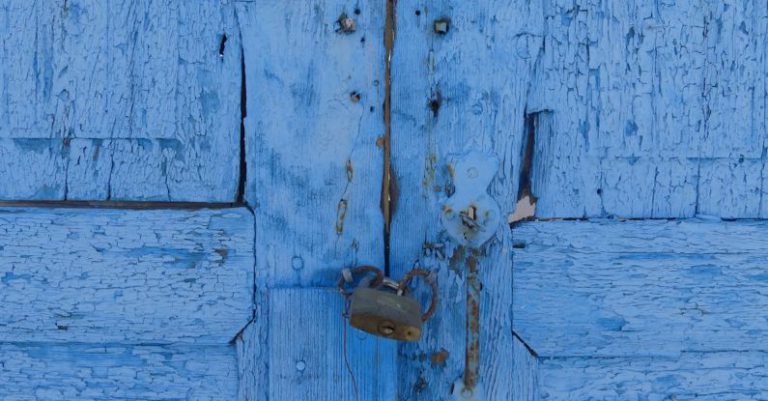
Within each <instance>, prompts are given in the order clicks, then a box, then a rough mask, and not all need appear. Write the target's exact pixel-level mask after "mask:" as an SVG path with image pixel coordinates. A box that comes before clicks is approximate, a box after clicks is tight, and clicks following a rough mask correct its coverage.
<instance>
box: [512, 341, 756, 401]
mask: <svg viewBox="0 0 768 401" xmlns="http://www.w3.org/2000/svg"><path fill="white" fill-rule="evenodd" d="M766 364H768V354H766V353H765V352H760V351H752V352H714V353H700V352H693V353H684V354H682V355H680V357H679V358H555V359H547V358H544V359H541V360H540V362H539V368H540V371H539V383H540V385H541V387H540V389H539V397H537V398H519V399H520V400H542V401H555V400H557V401H583V400H605V401H619V400H621V401H623V400H694V399H695V400H697V401H724V400H733V401H735V400H764V399H766V398H768V369H766Z"/></svg>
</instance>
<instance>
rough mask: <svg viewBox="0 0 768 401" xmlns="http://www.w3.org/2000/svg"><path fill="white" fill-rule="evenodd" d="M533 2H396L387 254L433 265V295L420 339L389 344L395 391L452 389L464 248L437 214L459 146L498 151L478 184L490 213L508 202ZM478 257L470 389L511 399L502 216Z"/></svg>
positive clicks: (536, 34) (400, 264) (535, 34)
mask: <svg viewBox="0 0 768 401" xmlns="http://www.w3.org/2000/svg"><path fill="white" fill-rule="evenodd" d="M541 7H542V4H540V3H538V2H533V3H528V2H526V1H515V2H502V1H483V2H479V3H477V2H466V1H418V2H398V4H397V33H396V40H395V49H394V52H393V58H392V63H393V67H392V85H393V88H392V91H393V92H392V96H393V115H392V126H393V128H392V130H393V140H392V141H393V148H392V158H393V165H394V170H395V175H396V178H397V183H398V187H399V198H398V200H397V209H396V212H395V215H394V220H393V222H392V236H391V238H392V247H391V252H390V258H391V260H392V263H393V271H394V272H395V276H398V275H402V274H404V273H405V272H406V271H407V270H410V269H411V268H412V267H413V266H415V265H418V266H423V267H426V268H429V269H433V270H434V271H435V272H436V276H437V279H438V282H439V286H440V297H441V300H440V305H439V308H438V312H437V314H436V315H435V318H434V319H432V320H430V321H428V322H427V323H426V324H425V329H424V336H423V338H422V340H421V341H420V342H419V343H418V344H415V345H411V344H404V345H401V347H400V355H401V356H400V359H399V369H400V372H399V376H400V381H399V391H398V397H399V399H401V400H438V399H439V400H444V399H445V400H448V399H453V398H452V397H453V395H452V392H458V391H459V390H460V389H459V388H458V386H456V385H455V384H456V382H457V379H461V378H462V376H463V373H464V366H465V357H466V355H467V352H466V346H465V340H466V336H467V334H468V333H467V330H466V327H467V312H466V310H467V306H466V286H467V285H468V283H467V280H466V275H467V273H466V272H467V267H466V259H467V257H468V256H469V254H470V250H468V249H462V248H458V247H457V243H456V242H455V241H454V240H453V239H451V238H450V237H449V236H448V235H447V233H446V232H445V230H444V229H443V227H442V225H441V224H440V215H441V213H442V212H443V202H444V201H445V200H446V198H447V197H448V196H449V195H451V194H452V193H453V190H454V188H453V187H452V186H453V184H454V182H453V180H452V177H451V166H452V165H454V163H453V161H452V159H453V157H454V156H457V155H461V154H464V153H466V152H469V151H481V152H484V153H487V154H490V155H492V157H495V158H497V159H498V160H499V161H500V163H499V166H498V168H497V169H494V170H492V171H483V172H482V173H481V174H483V175H485V174H488V176H490V177H493V180H492V183H491V185H490V188H489V189H488V192H489V194H490V195H491V197H493V198H494V199H495V200H496V201H497V202H498V203H499V204H500V208H501V213H502V214H503V215H504V216H507V215H509V214H512V212H513V210H514V205H515V202H516V200H517V192H518V178H519V177H520V169H521V164H522V160H521V156H522V153H521V151H520V150H521V147H522V144H523V143H524V136H523V133H524V132H525V127H524V122H525V114H526V109H527V108H528V106H527V104H526V102H527V100H526V94H527V93H528V92H529V90H530V81H531V79H532V75H531V74H532V72H533V71H534V66H535V62H536V54H537V53H538V52H539V48H540V46H541V35H542V31H541V23H540V22H541V19H540V16H541V15H542V10H541ZM439 19H443V20H449V21H450V22H449V23H448V32H447V33H446V34H444V35H441V34H438V33H435V31H434V22H435V21H436V20H439ZM460 191H472V192H475V193H476V194H477V195H480V194H481V193H484V192H485V191H486V188H485V187H483V188H455V192H457V193H458V192H460ZM481 191H482V192H481ZM505 218H506V217H505ZM478 260H479V268H478V269H479V276H480V282H481V283H482V290H481V292H480V294H481V295H480V307H479V309H480V316H479V322H480V331H479V335H480V350H479V355H480V389H481V390H482V391H484V393H485V395H486V396H487V397H490V398H489V399H498V400H505V399H511V398H512V395H513V393H514V392H515V389H514V384H513V382H512V377H513V369H514V362H513V361H514V360H515V351H514V349H513V347H512V344H513V337H512V327H511V326H512V321H511V305H512V292H511V291H510V290H511V282H512V263H511V262H512V260H511V233H510V231H509V230H508V228H507V226H506V225H502V226H500V227H499V228H498V232H497V233H496V235H495V236H494V238H493V239H491V241H490V243H489V244H487V245H486V246H485V247H484V249H483V251H482V255H481V256H480V257H479V258H478ZM446 356H447V358H446ZM433 358H436V359H434V361H433Z"/></svg>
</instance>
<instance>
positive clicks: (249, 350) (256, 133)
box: [236, 0, 396, 401]
mask: <svg viewBox="0 0 768 401" xmlns="http://www.w3.org/2000/svg"><path fill="white" fill-rule="evenodd" d="M236 10H237V20H238V23H239V26H240V28H241V31H242V35H243V36H242V38H243V49H244V54H245V59H244V62H245V65H244V69H245V75H246V88H247V116H246V119H245V121H244V124H245V134H246V137H245V141H246V156H247V167H248V170H247V177H248V181H247V184H246V188H245V190H246V197H245V198H246V201H247V202H248V204H249V205H251V206H252V207H253V208H254V213H255V231H256V236H257V239H258V241H257V242H256V244H255V252H256V267H257V274H256V283H257V287H258V292H257V294H256V308H257V310H256V320H255V321H254V323H253V325H252V326H251V327H249V328H248V329H247V330H246V331H245V332H244V333H243V335H242V338H241V339H240V340H239V341H238V344H239V349H240V350H241V353H240V355H241V365H242V366H244V367H253V368H247V369H246V370H245V371H244V372H243V373H242V375H243V377H245V378H246V380H247V381H245V382H243V383H242V384H241V386H240V394H239V397H240V398H239V399H240V400H281V399H297V400H298V399H318V400H334V401H335V400H355V394H354V392H353V390H352V384H351V383H352V382H351V379H350V377H349V376H348V374H347V373H346V371H345V368H344V363H343V352H342V350H343V348H342V337H341V330H342V328H343V327H344V325H345V324H347V323H346V322H344V321H343V320H342V318H341V312H342V304H341V303H342V298H341V296H340V295H339V294H338V291H335V290H317V289H305V290H302V289H301V287H326V288H327V287H331V286H333V285H335V283H336V280H337V279H338V275H339V274H340V271H341V269H342V268H344V267H352V266H355V265H359V264H371V265H374V266H379V267H383V265H384V246H383V241H382V233H383V219H382V215H381V211H380V210H379V197H380V186H381V181H380V179H381V176H382V173H381V172H382V163H383V162H382V156H381V150H380V149H378V148H377V138H378V137H379V136H380V135H382V134H383V131H384V125H383V114H382V109H381V104H382V102H383V88H384V72H383V68H384V47H383V36H382V35H383V28H384V4H383V3H382V4H378V3H374V2H363V3H362V4H354V3H349V2H345V1H337V0H327V1H315V2H313V3H312V4H311V5H307V4H305V3H303V2H278V1H266V2H239V3H236ZM342 16H346V17H347V18H350V19H351V20H352V21H354V31H353V32H344V31H342V30H341V26H340V25H339V23H338V20H339V19H340V18H341V17H342ZM286 287H294V288H292V289H287V288H286ZM349 339H350V343H349V346H348V352H349V358H350V362H351V363H352V366H353V369H354V371H355V375H356V376H357V383H358V386H359V390H360V400H369V399H370V400H391V399H393V398H394V396H393V395H392V394H393V392H394V391H395V386H396V384H395V383H396V375H395V372H396V367H395V364H394V358H395V356H396V348H395V346H394V344H388V343H386V342H383V341H377V340H376V339H375V338H373V337H370V336H368V335H361V334H359V333H356V334H353V333H351V332H350V336H349ZM248 369H252V371H248ZM241 380H242V379H241Z"/></svg>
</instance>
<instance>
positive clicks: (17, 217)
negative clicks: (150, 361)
mask: <svg viewBox="0 0 768 401" xmlns="http://www.w3.org/2000/svg"><path fill="white" fill-rule="evenodd" d="M253 240H254V239H253V220H252V215H251V214H250V212H249V211H248V210H247V209H244V208H236V209H217V210H206V209H202V210H194V211H191V210H116V209H98V210H89V209H48V208H3V209H0V341H4V342H55V343H59V342H77V343H105V342H108V343H118V342H119V343H133V344H137V343H151V344H162V343H196V344H227V343H228V342H229V341H230V340H232V339H233V338H234V337H235V335H236V334H237V333H238V331H239V330H240V329H242V328H243V327H244V326H245V325H246V323H247V322H248V321H249V320H250V319H251V317H252V314H253V306H252V301H253V273H254V265H253V263H254V258H253Z"/></svg>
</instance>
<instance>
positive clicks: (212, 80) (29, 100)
mask: <svg viewBox="0 0 768 401" xmlns="http://www.w3.org/2000/svg"><path fill="white" fill-rule="evenodd" d="M0 19H2V21H3V24H0V33H1V34H2V37H3V46H2V47H3V50H2V52H3V53H2V57H0V74H1V75H0V81H2V83H0V180H2V181H3V182H14V183H18V185H3V186H0V199H5V200H8V199H11V200H28V199H36V200H68V199H70V200H141V201H210V202H233V201H235V197H236V190H237V188H238V174H239V163H240V151H239V137H240V120H241V113H240V89H241V77H240V72H241V69H240V64H241V46H240V43H239V41H240V35H239V32H238V30H237V26H236V21H235V15H234V7H232V6H231V5H226V4H221V3H220V2H187V1H179V0H175V1H170V2H169V1H159V0H141V1H129V2H126V1H114V0H110V1H93V0H68V1H41V2H31V1H24V0H12V1H9V2H5V3H4V4H3V6H2V7H0ZM225 35H226V37H227V41H226V45H225V46H224V47H222V45H221V43H222V41H223V38H224V36H225Z"/></svg>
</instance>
